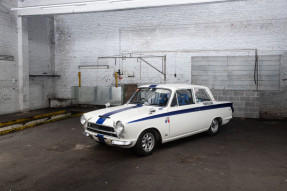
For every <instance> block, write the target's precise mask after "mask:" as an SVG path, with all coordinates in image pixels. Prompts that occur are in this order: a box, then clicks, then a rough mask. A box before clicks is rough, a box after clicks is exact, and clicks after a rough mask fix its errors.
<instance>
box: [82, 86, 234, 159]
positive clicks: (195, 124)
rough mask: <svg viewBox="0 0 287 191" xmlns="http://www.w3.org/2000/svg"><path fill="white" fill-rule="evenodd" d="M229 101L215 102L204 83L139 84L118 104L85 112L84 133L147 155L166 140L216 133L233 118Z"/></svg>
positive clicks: (105, 142)
mask: <svg viewBox="0 0 287 191" xmlns="http://www.w3.org/2000/svg"><path fill="white" fill-rule="evenodd" d="M232 113H233V106H232V103H231V102H219V101H215V100H214V98H213V96H212V94H211V92H210V90H209V89H208V88H207V87H204V86H197V85H183V84H176V85H172V84H162V85H145V86H140V87H139V88H138V89H137V90H136V92H135V93H134V94H133V96H132V97H131V98H130V100H129V101H128V102H127V103H126V104H124V105H122V106H117V107H111V108H106V109H100V110H96V111H92V112H89V113H85V114H84V115H83V116H82V117H81V123H82V124H83V126H84V129H85V132H84V133H85V134H86V135H87V136H90V137H91V138H92V139H94V140H96V141H97V142H99V143H104V144H108V145H114V146H120V147H125V148H134V151H135V152H136V154H138V155H141V156H147V155H150V154H151V153H152V152H153V151H154V149H155V147H156V145H157V144H158V143H166V142H169V141H173V140H176V139H179V138H182V137H187V136H190V135H194V134H197V133H201V132H204V131H206V132H207V133H208V134H209V135H215V134H216V133H217V132H218V128H219V126H220V125H224V124H226V123H228V122H229V121H230V120H231V119H232Z"/></svg>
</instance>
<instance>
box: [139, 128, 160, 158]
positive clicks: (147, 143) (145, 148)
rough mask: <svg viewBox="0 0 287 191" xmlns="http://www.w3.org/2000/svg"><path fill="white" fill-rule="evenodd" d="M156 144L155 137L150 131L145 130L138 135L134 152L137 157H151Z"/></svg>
mask: <svg viewBox="0 0 287 191" xmlns="http://www.w3.org/2000/svg"><path fill="white" fill-rule="evenodd" d="M156 144H157V140H156V135H155V133H154V131H152V130H145V131H144V132H142V134H140V136H139V138H138V140H137V143H136V145H135V147H134V151H135V153H136V154H137V155H139V156H148V155H151V154H152V152H153V151H154V149H155V147H156Z"/></svg>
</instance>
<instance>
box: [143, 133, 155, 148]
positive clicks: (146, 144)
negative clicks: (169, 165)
mask: <svg viewBox="0 0 287 191" xmlns="http://www.w3.org/2000/svg"><path fill="white" fill-rule="evenodd" d="M153 147H154V136H153V134H152V133H146V134H144V136H143V138H142V148H143V150H144V151H145V152H149V151H151V150H152V149H153Z"/></svg>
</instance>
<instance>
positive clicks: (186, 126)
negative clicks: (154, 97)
mask: <svg viewBox="0 0 287 191" xmlns="http://www.w3.org/2000/svg"><path fill="white" fill-rule="evenodd" d="M192 91H193V90H192V89H180V90H177V91H176V92H174V95H173V98H172V102H171V105H170V108H169V114H170V115H169V121H170V138H172V137H178V136H181V135H184V134H187V133H191V132H194V131H196V130H197V129H198V125H199V122H198V120H197V114H196V112H197V111H196V110H197V109H198V108H197V105H196V104H194V103H195V100H194V96H193V93H192Z"/></svg>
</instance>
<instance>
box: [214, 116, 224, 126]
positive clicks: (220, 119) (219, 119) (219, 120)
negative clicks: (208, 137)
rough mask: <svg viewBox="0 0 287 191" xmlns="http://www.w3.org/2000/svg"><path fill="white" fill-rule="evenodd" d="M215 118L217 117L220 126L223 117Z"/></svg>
mask: <svg viewBox="0 0 287 191" xmlns="http://www.w3.org/2000/svg"><path fill="white" fill-rule="evenodd" d="M214 119H217V121H218V123H219V126H220V125H222V118H221V117H215V118H214ZM212 120H213V119H212Z"/></svg>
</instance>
